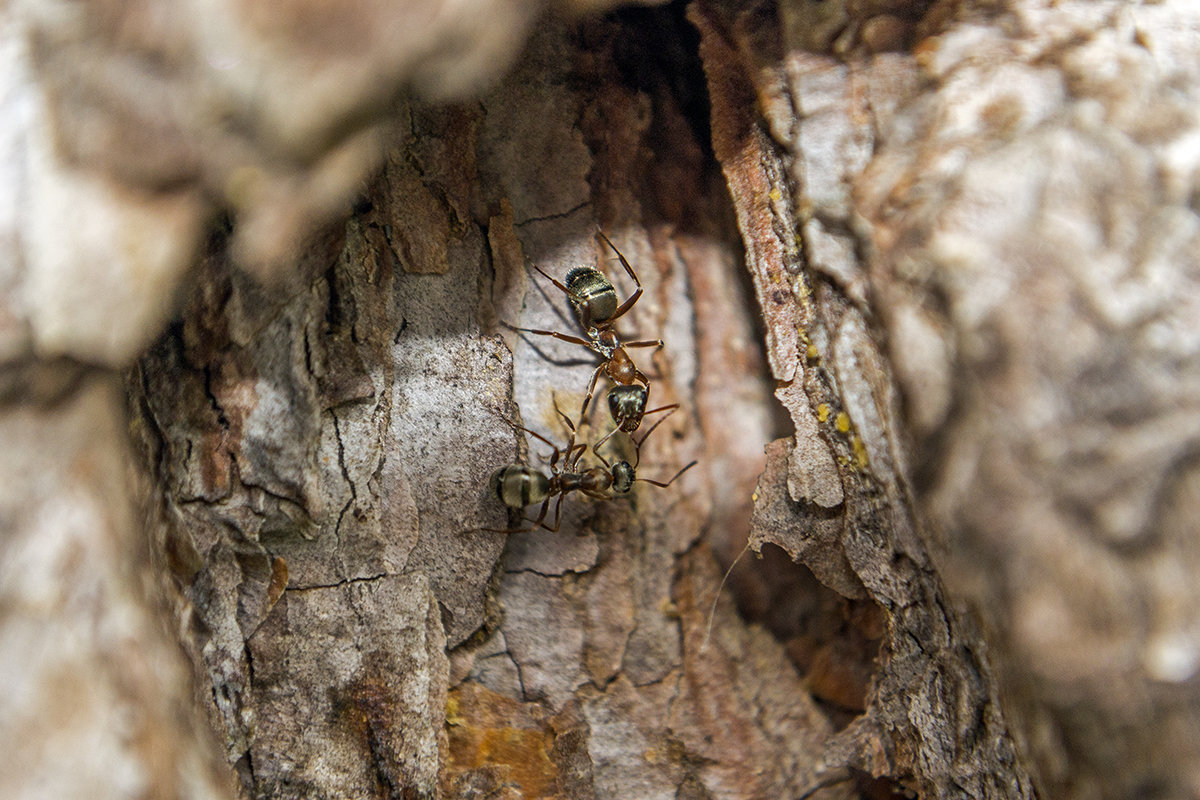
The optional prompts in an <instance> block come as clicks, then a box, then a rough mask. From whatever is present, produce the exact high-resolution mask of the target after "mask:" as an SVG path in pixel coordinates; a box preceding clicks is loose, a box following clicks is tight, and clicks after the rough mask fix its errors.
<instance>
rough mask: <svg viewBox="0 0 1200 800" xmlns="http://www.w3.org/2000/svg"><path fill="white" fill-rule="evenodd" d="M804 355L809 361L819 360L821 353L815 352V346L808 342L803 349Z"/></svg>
mask: <svg viewBox="0 0 1200 800" xmlns="http://www.w3.org/2000/svg"><path fill="white" fill-rule="evenodd" d="M804 355H806V356H808V360H809V361H820V360H821V352H820V351H819V350H817V346H816V345H815V344H813V343H812V342H809V343H808V347H806V348H804Z"/></svg>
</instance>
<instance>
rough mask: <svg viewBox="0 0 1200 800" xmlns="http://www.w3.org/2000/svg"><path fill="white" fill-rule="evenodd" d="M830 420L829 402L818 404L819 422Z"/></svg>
mask: <svg viewBox="0 0 1200 800" xmlns="http://www.w3.org/2000/svg"><path fill="white" fill-rule="evenodd" d="M828 421H829V403H821V404H820V405H819V406H817V422H828Z"/></svg>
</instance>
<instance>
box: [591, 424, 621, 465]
mask: <svg viewBox="0 0 1200 800" xmlns="http://www.w3.org/2000/svg"><path fill="white" fill-rule="evenodd" d="M619 430H621V426H620V425H618V426H616V427H615V428H613V429H612V430H611V431H609V432H608V433H606V434H604V435H603V436H601V437H600V438H599V439H598V440H597V441H595V442H593V443H592V452H593V453H595V454H596V458H598V459H600V460H601V461H604V456H602V455H600V445H602V444H604V443H605V442H607V441H608V440H609V439H611V438H612V435H613V434H614V433H616V432H617V431H619ZM604 466H606V467H607V466H608V462H607V461H604Z"/></svg>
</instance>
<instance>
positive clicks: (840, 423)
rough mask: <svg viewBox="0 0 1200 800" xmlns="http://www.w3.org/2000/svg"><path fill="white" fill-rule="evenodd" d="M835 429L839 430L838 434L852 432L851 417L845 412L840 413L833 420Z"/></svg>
mask: <svg viewBox="0 0 1200 800" xmlns="http://www.w3.org/2000/svg"><path fill="white" fill-rule="evenodd" d="M833 427H835V428H837V430H838V433H849V432H850V415H849V414H847V413H846V412H845V411H839V412H838V414H837V416H836V417H835V418H834V420H833Z"/></svg>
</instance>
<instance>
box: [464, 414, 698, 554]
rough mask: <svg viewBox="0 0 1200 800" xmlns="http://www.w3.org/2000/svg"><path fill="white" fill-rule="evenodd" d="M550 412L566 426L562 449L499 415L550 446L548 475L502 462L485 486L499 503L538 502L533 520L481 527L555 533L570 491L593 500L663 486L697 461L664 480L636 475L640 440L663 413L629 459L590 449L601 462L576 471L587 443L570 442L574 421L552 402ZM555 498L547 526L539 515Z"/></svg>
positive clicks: (513, 505)
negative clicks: (636, 486) (645, 486)
mask: <svg viewBox="0 0 1200 800" xmlns="http://www.w3.org/2000/svg"><path fill="white" fill-rule="evenodd" d="M554 411H555V413H557V414H558V415H559V417H561V418H562V420H563V422H565V423H566V425H567V429H568V430H569V431H570V435H569V436H568V438H567V446H566V447H565V448H561V449H560V448H559V447H558V446H557V445H555V444H554V443H553V442H551V441H550V440H549V439H547V438H546V437H544V436H542V435H541V434H539V433H537V432H536V431H531V430H530V429H529V428H526V427H524V426H523V425H519V424H517V423H516V422H514V421H513V420H511V419H509V418H507V417H503V416H501V417H500V418H501V419H502V420H504V421H505V422H506V423H508V424H509V426H511V427H512V428H513V430H517V431H524V432H525V433H528V434H529V435H530V436H533V437H535V438H537V439H538V440H540V441H542V442H544V443H546V444H548V445H549V446H550V448H551V450H552V451H553V452H552V454H551V456H550V474H549V475H546V474H545V473H543V472H541V471H539V470H537V469H534V468H533V467H531V466H529V465H528V464H521V463H514V464H509V465H508V466H506V467H501V468H500V469H498V470H496V472H495V473H494V474H493V475H492V478H491V483H490V485H491V489H492V492H493V493H494V494H495V495H496V497H497V498H499V500H500V502H502V503H504V505H506V506H508V507H509V508H513V509H522V508H524V507H525V506H528V505H532V504H533V503H537V502H541V504H542V507H541V509H540V510H539V511H538V515H537V519H534V520H532V522H533V524H532V525H531V526H530V527H528V528H516V529H513V528H508V529H504V530H501V529H497V528H485V529H484V530H487V531H491V532H493V533H528V532H530V531H534V530H537V529H538V528H539V527H541V528H545V529H546V530H548V531H550V532H551V533H557V532H558V528H559V525H560V524H561V522H562V502H563V499H564V498H565V497H566V496H567V494H568V493H570V492H575V491H577V492H581V493H583V494H585V495H587V496H588V497H593V498H595V499H597V500H611V499H613V498H614V497H617V496H623V495H626V494H628V493H629V491H630V489H632V488H633V484H634V483H635V482H637V481H642V482H644V483H650V484H653V485H655V486H660V487H663V488H666V487H668V486H670V485H671V484H672V483H674V482H675V479H676V478H678V477H679V476H680V475H682V474H683V473H685V472H687V471H688V470H689V469H691V468H692V467H694V466H695V465H696V462H695V461H692V462H691V463H690V464H688V465H687V466H686V467H684V468H683V469H681V470H679V472H677V473H675V475H674V476H672V477H671V479H670V480H669V481H666V482H663V481H656V480H652V479H650V478H639V477H637V466H638V464H639V463H641V459H642V444H643V443H644V442H645V441H646V439H647V438H648V437H649V436H650V434H651V433H653V432H654V429H655V428H657V427H658V426H659V424H661V423H662V421H663V419H666V417H663V418H662V419H660V420H659V421H658V422H656V423H654V425H653V426H652V427H651V428H650V430H648V431H647V432H646V435H645V436H643V437H642V439H641V441H639V442H635V445H636V448H637V449H636V457H635V458H634V462H633V463H632V464H630V463H629V462H628V461H625V460H621V461H617V462H615V463H609V461H608V459H606V458H605V457H604V456H602V455H600V453H598V452H596V450H595V449H594V448H593V450H592V454H593V455H595V456H596V458H598V459H600V462H601V463H602V464H603V465H604V466H603V467H589V468H587V469H585V470H583V471H582V472H581V471H580V470H579V460H580V458H582V457H583V454H584V452H585V451H586V450H587V448H588V446H587V445H586V444H576V443H575V433H576V431H575V425H574V424H573V423H572V422H571V420H570V419H568V417H567V415H566V414H564V413H563V412H562V411H561V410H560V409H559V407H558V403H557V402H556V403H555V405H554ZM614 432H615V431H614ZM609 436H612V433H609V434H608V436H605V437H604V438H605V439H607V438H608V437H609ZM560 459H561V462H560ZM554 497H557V498H558V500H557V501H555V503H554V527H553V528H551V527H550V526H548V525H546V524H545V522H544V520H545V519H546V513H547V511H548V510H549V508H550V500H551V499H552V498H554ZM526 521H529V520H526Z"/></svg>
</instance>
